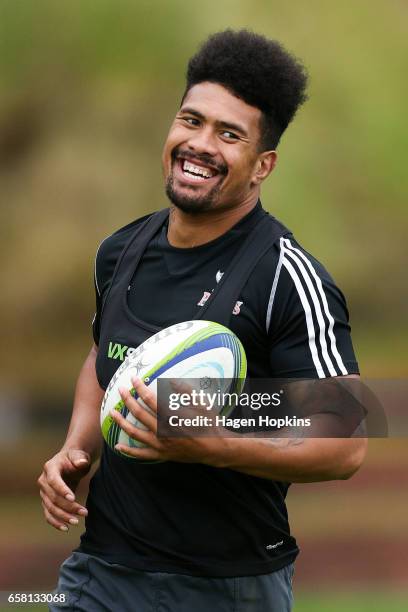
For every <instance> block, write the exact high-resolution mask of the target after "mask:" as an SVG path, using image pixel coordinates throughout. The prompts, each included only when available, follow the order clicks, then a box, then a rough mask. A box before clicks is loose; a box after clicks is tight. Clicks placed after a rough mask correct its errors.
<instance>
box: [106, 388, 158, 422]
mask: <svg viewBox="0 0 408 612" xmlns="http://www.w3.org/2000/svg"><path fill="white" fill-rule="evenodd" d="M119 393H120V396H121V398H122V399H123V401H124V402H125V404H126V406H127V407H128V408H129V410H130V412H131V413H132V414H133V416H134V417H135V419H138V420H139V421H140V422H141V423H143V425H145V426H146V427H147V429H149V430H150V431H153V432H154V433H156V432H157V416H156V414H154V415H153V414H150V413H149V412H148V411H147V410H146V409H145V408H143V406H141V405H140V404H139V403H138V402H137V400H135V398H134V397H133V396H132V395H131V393H130V391H128V390H127V389H125V388H122V387H121V388H120V389H119ZM115 412H117V414H119V415H120V413H119V412H118V411H115Z"/></svg>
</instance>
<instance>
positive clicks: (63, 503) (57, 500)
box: [40, 481, 88, 516]
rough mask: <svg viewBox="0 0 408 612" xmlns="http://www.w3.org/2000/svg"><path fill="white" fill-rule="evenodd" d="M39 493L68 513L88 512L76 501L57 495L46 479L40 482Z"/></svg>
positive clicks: (79, 513) (82, 514)
mask: <svg viewBox="0 0 408 612" xmlns="http://www.w3.org/2000/svg"><path fill="white" fill-rule="evenodd" d="M41 494H43V495H45V496H46V497H48V499H50V500H51V502H52V503H53V504H55V505H56V506H58V507H60V508H62V509H63V510H65V512H68V513H69V514H73V515H75V514H78V515H80V516H86V515H87V514H88V510H87V509H86V508H85V507H84V506H81V505H80V504H79V503H78V502H70V501H68V500H67V499H66V498H65V497H61V495H58V494H57V493H56V492H55V491H54V489H53V488H52V487H50V486H49V485H48V483H47V482H46V481H44V482H42V484H41V486H40V495H41Z"/></svg>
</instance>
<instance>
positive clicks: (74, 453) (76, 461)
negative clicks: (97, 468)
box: [68, 449, 91, 470]
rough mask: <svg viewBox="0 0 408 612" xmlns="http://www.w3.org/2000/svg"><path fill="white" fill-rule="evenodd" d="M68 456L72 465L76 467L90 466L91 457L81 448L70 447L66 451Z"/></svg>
mask: <svg viewBox="0 0 408 612" xmlns="http://www.w3.org/2000/svg"><path fill="white" fill-rule="evenodd" d="M68 458H69V460H70V461H71V463H72V465H73V466H74V467H76V468H77V469H82V470H83V469H85V468H88V467H90V463H91V457H90V456H89V453H86V452H85V451H83V450H75V449H71V450H70V451H69V452H68Z"/></svg>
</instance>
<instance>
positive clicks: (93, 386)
mask: <svg viewBox="0 0 408 612" xmlns="http://www.w3.org/2000/svg"><path fill="white" fill-rule="evenodd" d="M96 356H97V347H96V346H95V345H94V346H93V347H92V349H91V351H90V353H89V355H88V356H87V358H86V359H85V362H84V365H83V366H82V369H81V371H80V374H79V377H78V381H77V385H76V389H75V398H74V406H73V411H72V417H71V422H70V426H69V429H68V434H67V438H66V440H65V443H64V446H63V448H64V449H65V450H68V449H72V448H74V449H79V450H84V451H85V452H87V453H89V455H90V457H91V461H95V459H96V458H97V457H98V455H99V452H100V448H101V443H102V435H101V429H100V423H99V417H100V406H101V402H102V399H103V396H104V391H103V389H101V387H100V386H99V383H98V379H97V378H96V370H95V362H96Z"/></svg>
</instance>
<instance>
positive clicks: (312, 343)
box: [282, 257, 326, 378]
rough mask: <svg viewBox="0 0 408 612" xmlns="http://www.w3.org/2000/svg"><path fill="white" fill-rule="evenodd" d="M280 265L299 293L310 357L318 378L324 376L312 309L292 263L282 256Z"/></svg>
mask: <svg viewBox="0 0 408 612" xmlns="http://www.w3.org/2000/svg"><path fill="white" fill-rule="evenodd" d="M282 265H283V266H284V267H285V268H286V269H287V271H288V272H289V274H290V276H291V278H292V280H293V282H294V284H295V287H296V289H297V292H298V294H299V298H300V301H301V303H302V306H303V310H304V311H305V317H306V327H307V333H308V336H309V348H310V352H311V355H312V359H313V363H314V365H315V368H316V371H317V375H318V377H319V378H325V377H326V375H325V373H324V370H323V368H322V364H321V362H320V359H319V355H318V352H317V347H316V335H315V328H314V324H313V316H312V311H311V308H310V304H309V301H308V299H307V297H306V293H305V290H304V289H303V286H302V283H301V281H300V279H299V276H298V273H297V272H296V270H295V268H294V267H293V266H292V264H291V263H290V262H289V261H288V260H287V259H286V258H285V257H284V258H283V259H282Z"/></svg>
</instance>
